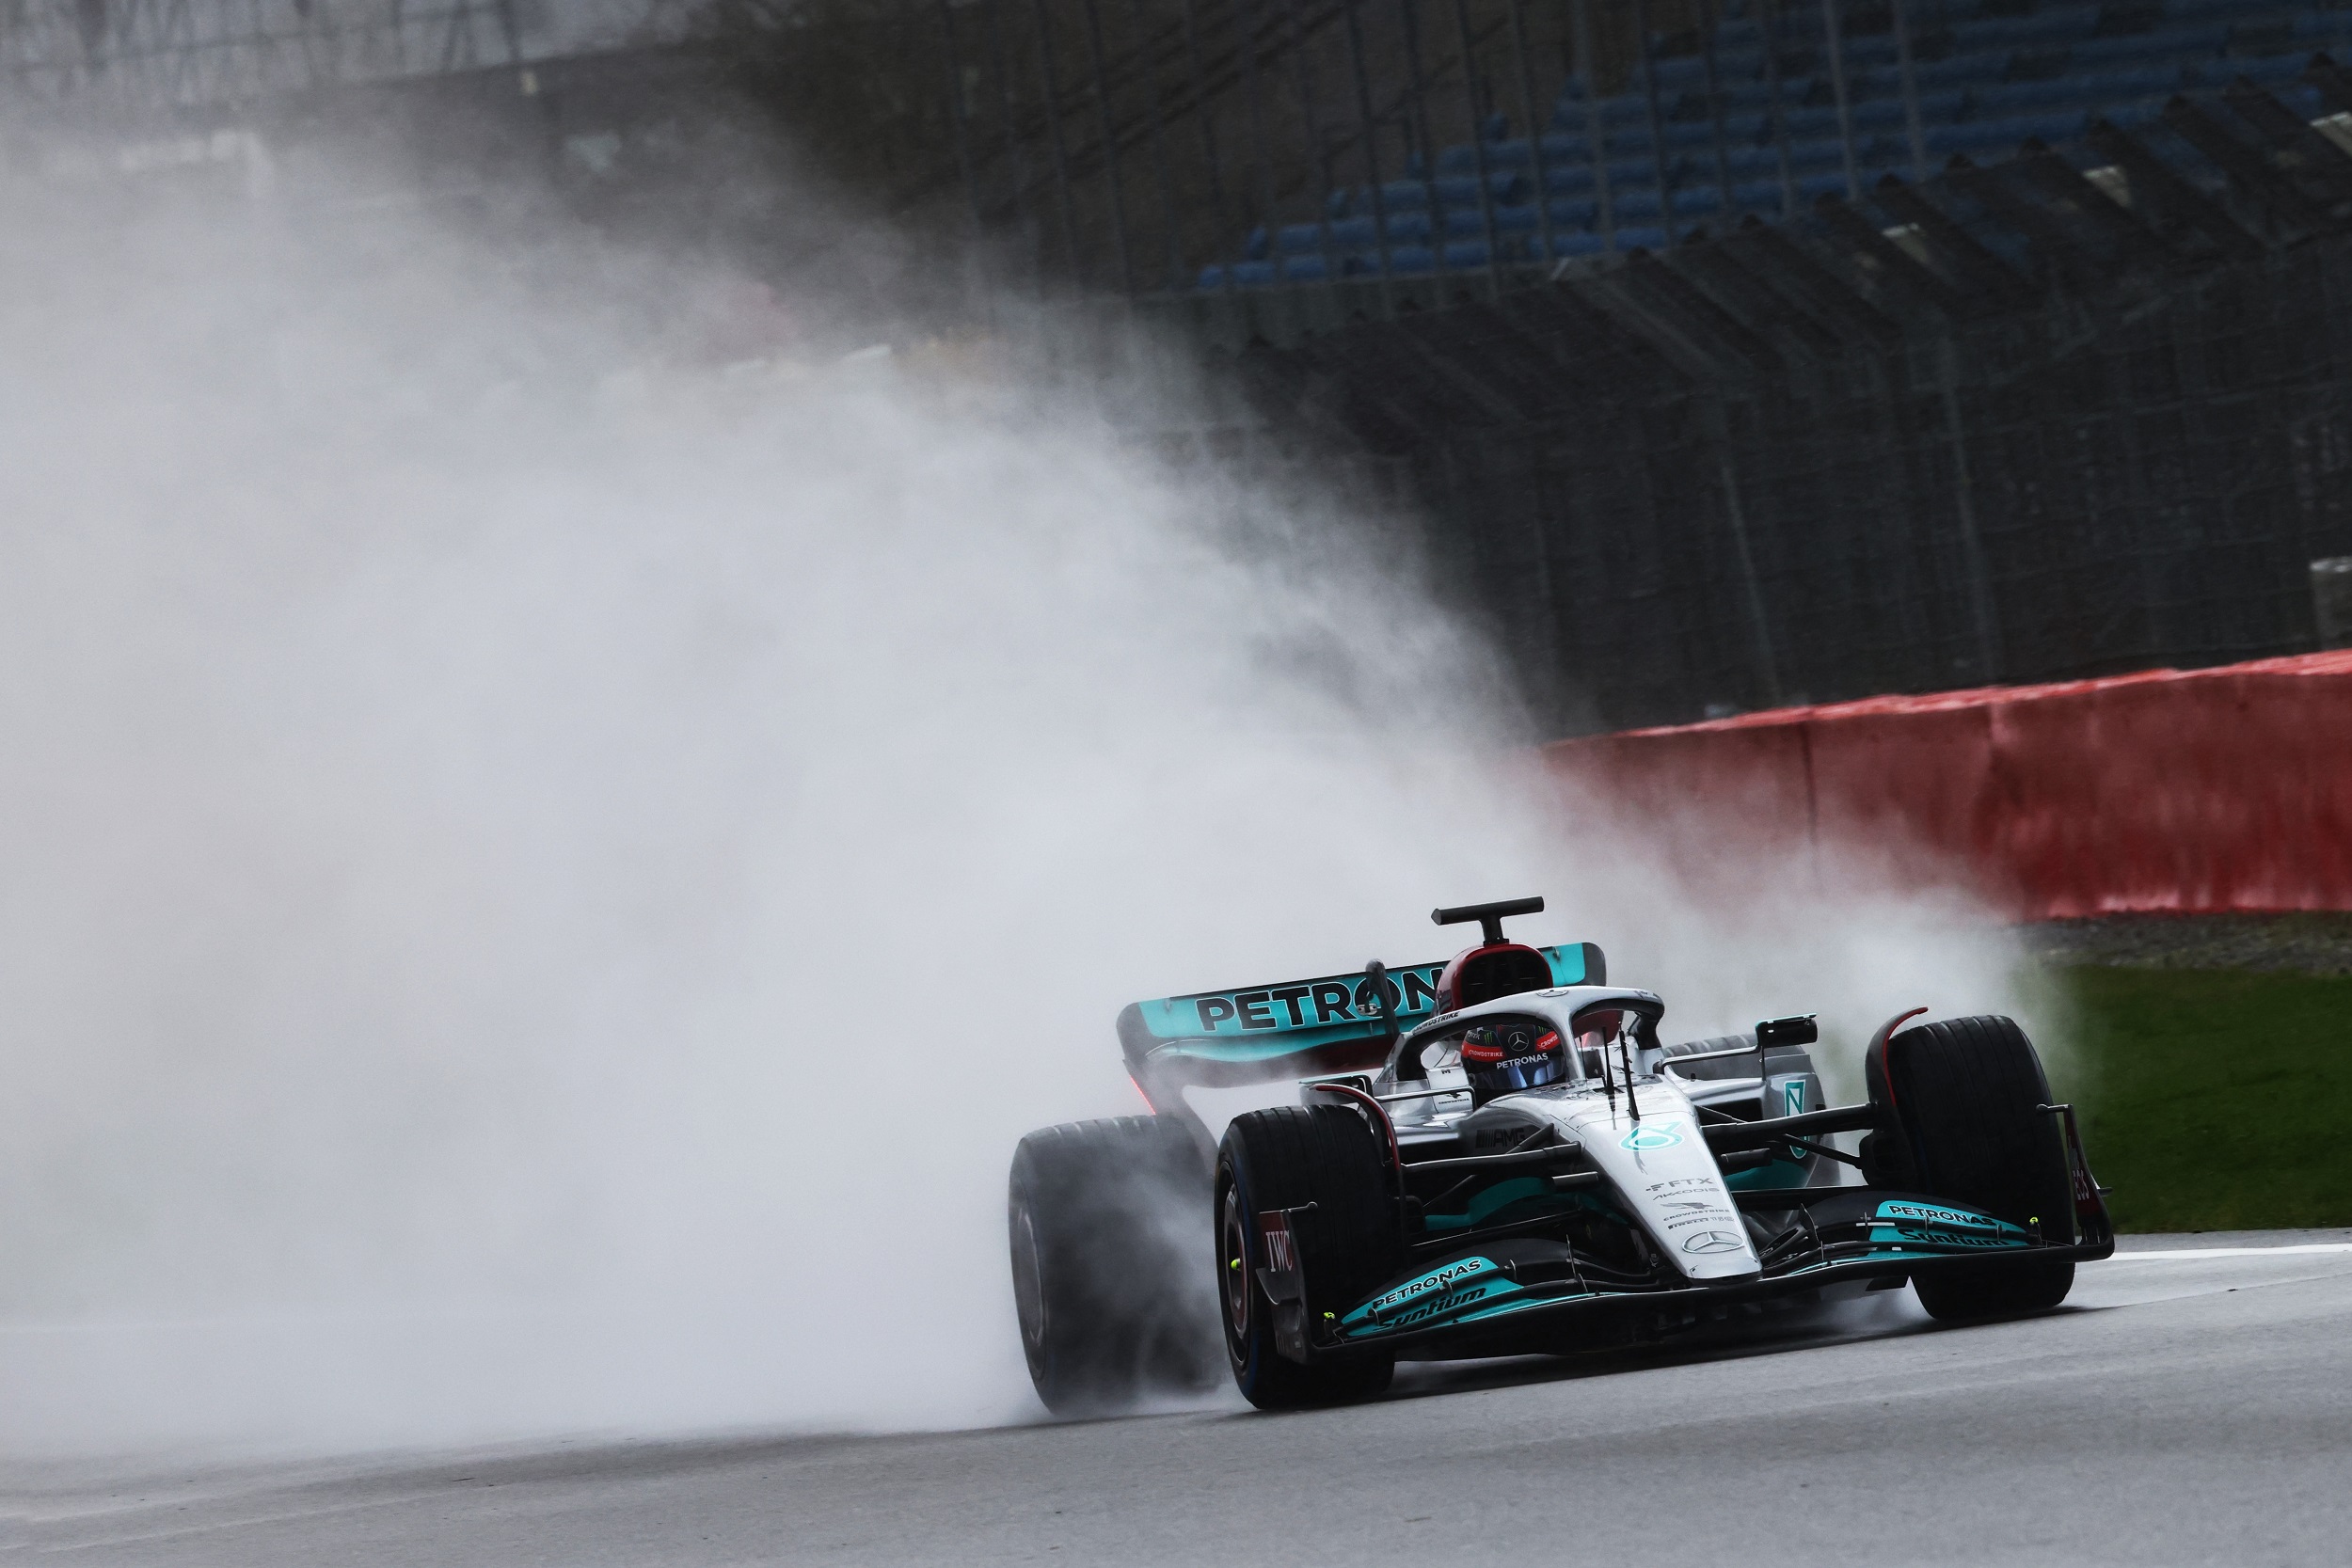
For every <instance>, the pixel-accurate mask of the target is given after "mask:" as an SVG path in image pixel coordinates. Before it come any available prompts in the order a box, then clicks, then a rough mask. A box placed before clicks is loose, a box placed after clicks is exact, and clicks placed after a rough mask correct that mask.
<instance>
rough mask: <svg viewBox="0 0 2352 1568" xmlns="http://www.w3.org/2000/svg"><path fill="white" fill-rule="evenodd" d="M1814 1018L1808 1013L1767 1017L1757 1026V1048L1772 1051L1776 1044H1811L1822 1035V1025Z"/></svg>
mask: <svg viewBox="0 0 2352 1568" xmlns="http://www.w3.org/2000/svg"><path fill="white" fill-rule="evenodd" d="M1813 1018H1814V1015H1813V1014H1811V1013H1807V1014H1805V1015H1804V1017H1803V1018H1774V1019H1767V1020H1766V1021H1765V1022H1762V1023H1759V1024H1757V1025H1756V1048H1757V1049H1758V1050H1762V1051H1770V1050H1772V1048H1773V1047H1774V1046H1776V1045H1811V1044H1812V1043H1813V1042H1814V1041H1816V1040H1818V1039H1820V1037H1821V1026H1820V1024H1819V1023H1816V1022H1814V1021H1813Z"/></svg>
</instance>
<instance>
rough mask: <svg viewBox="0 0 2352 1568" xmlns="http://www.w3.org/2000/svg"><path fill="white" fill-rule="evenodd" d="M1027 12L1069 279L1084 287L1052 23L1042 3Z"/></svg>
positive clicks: (1035, 0)
mask: <svg viewBox="0 0 2352 1568" xmlns="http://www.w3.org/2000/svg"><path fill="white" fill-rule="evenodd" d="M1030 9H1031V11H1032V12H1033V13H1034V14H1035V15H1036V17H1037V66H1038V71H1039V72H1040V74H1041V77H1042V79H1043V83H1044V89H1043V90H1044V94H1045V118H1046V120H1047V121H1048V123H1049V124H1050V125H1051V126H1052V128H1053V135H1051V136H1050V137H1048V138H1047V141H1048V144H1049V145H1050V146H1051V147H1052V148H1053V150H1054V197H1055V199H1056V201H1057V202H1058V203H1059V205H1060V208H1061V239H1062V248H1063V249H1064V250H1065V251H1067V252H1068V253H1069V261H1070V276H1071V278H1072V280H1073V282H1075V283H1078V284H1080V285H1083V284H1084V283H1085V281H1086V275H1085V273H1084V271H1083V270H1082V269H1081V267H1080V265H1079V262H1078V217H1077V213H1076V211H1075V210H1074V209H1073V206H1072V204H1071V197H1070V149H1069V147H1068V145H1067V144H1066V143H1065V142H1064V141H1063V139H1062V126H1061V90H1060V88H1059V87H1057V86H1056V85H1055V82H1054V74H1055V73H1054V40H1053V34H1052V32H1051V31H1050V28H1051V26H1052V20H1051V19H1050V18H1049V17H1047V15H1046V14H1045V0H1030Z"/></svg>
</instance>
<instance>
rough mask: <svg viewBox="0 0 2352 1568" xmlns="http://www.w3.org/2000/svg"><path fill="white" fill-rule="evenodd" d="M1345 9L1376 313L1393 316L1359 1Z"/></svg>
mask: <svg viewBox="0 0 2352 1568" xmlns="http://www.w3.org/2000/svg"><path fill="white" fill-rule="evenodd" d="M1343 3H1344V6H1345V8H1346V12H1347V55H1348V63H1349V64H1350V65H1351V66H1353V67H1354V68H1355V72H1356V125H1357V135H1359V137H1360V138H1361V139H1362V142H1363V149H1364V179H1365V182H1366V183H1367V184H1368V186H1369V188H1370V189H1371V192H1372V230H1373V246H1374V251H1375V254H1376V255H1377V256H1378V257H1379V259H1380V313H1381V315H1383V316H1390V317H1393V316H1394V315H1395V314H1396V301H1395V299H1394V298H1393V297H1392V296H1391V293H1390V292H1389V198H1388V193H1387V192H1385V191H1384V190H1382V189H1381V182H1380V145H1379V135H1380V128H1379V123H1378V121H1377V120H1376V119H1375V117H1374V114H1373V108H1372V76H1371V73H1370V72H1369V71H1367V70H1366V69H1365V66H1364V26H1363V20H1364V19H1363V17H1362V16H1361V14H1359V11H1358V9H1357V7H1358V6H1359V4H1360V0H1343Z"/></svg>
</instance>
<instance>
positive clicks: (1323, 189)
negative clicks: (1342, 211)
mask: <svg viewBox="0 0 2352 1568" xmlns="http://www.w3.org/2000/svg"><path fill="white" fill-rule="evenodd" d="M1285 11H1286V14H1287V17H1288V20H1289V23H1290V35H1291V64H1292V66H1293V67H1295V71H1294V74H1295V75H1296V76H1297V78H1298V114H1299V119H1300V121H1301V125H1302V129H1304V130H1305V132H1306V134H1307V155H1308V156H1309V157H1310V158H1311V159H1313V160H1314V169H1315V198H1316V200H1317V202H1318V206H1317V208H1316V211H1315V231H1316V234H1317V235H1318V237H1320V239H1321V240H1322V242H1323V281H1324V285H1325V286H1326V287H1328V286H1330V285H1331V284H1332V283H1335V282H1337V281H1338V280H1339V271H1340V269H1339V261H1338V258H1337V257H1336V256H1335V255H1334V254H1333V253H1332V250H1331V160H1330V159H1329V158H1328V157H1327V156H1326V155H1325V151H1324V146H1323V122H1322V121H1321V120H1320V119H1316V118H1315V73H1314V67H1313V66H1312V65H1311V63H1310V62H1309V61H1308V59H1307V24H1306V22H1305V21H1304V19H1302V18H1301V16H1300V15H1299V0H1285Z"/></svg>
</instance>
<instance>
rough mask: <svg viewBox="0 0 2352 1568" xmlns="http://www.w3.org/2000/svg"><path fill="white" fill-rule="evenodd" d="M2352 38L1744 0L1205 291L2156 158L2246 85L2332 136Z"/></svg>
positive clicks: (2223, 2) (1503, 119)
mask: <svg viewBox="0 0 2352 1568" xmlns="http://www.w3.org/2000/svg"><path fill="white" fill-rule="evenodd" d="M1579 9H1580V11H1581V9H1583V7H1582V6H1580V7H1579ZM1833 22H1834V24H1833ZM1588 36H1589V35H1588ZM2347 40H2352V5H2339V4H2328V3H2325V0H2305V3H2304V4H2300V5H2271V4H2265V3H2263V0H2106V3H2104V4H2100V3H2052V0H2041V3H2036V0H1882V3H1878V4H1867V3H1866V4H1844V5H1838V4H1835V3H1828V0H1825V3H1824V4H1822V5H1820V6H1819V7H1814V6H1810V5H1805V4H1803V3H1802V0H1799V3H1796V4H1793V5H1791V4H1787V3H1784V5H1783V6H1782V7H1781V8H1777V9H1775V8H1773V7H1772V5H1771V4H1770V0H1745V4H1744V6H1740V5H1737V4H1736V0H1735V7H1734V8H1732V10H1731V12H1730V14H1727V15H1726V16H1724V19H1723V20H1722V21H1721V22H1720V23H1719V24H1717V25H1716V26H1715V27H1713V28H1712V29H1711V30H1708V29H1697V30H1693V31H1692V32H1688V33H1685V34H1682V35H1680V36H1678V37H1677V38H1675V39H1673V40H1661V39H1659V38H1655V37H1645V39H1644V40H1643V47H1642V49H1641V51H1640V56H1639V63H1638V66H1637V68H1636V70H1635V71H1634V72H1633V77H1632V80H1631V81H1630V82H1629V84H1628V85H1627V86H1626V87H1625V89H1624V90H1622V91H1618V92H1614V93H1606V94H1604V93H1601V92H1598V91H1590V90H1587V85H1586V79H1587V77H1589V76H1590V75H1591V74H1592V73H1591V72H1590V71H1580V72H1577V73H1574V74H1571V75H1570V76H1569V77H1568V79H1567V81H1566V83H1565V87H1563V89H1562V90H1561V92H1560V93H1559V95H1558V98H1557V100H1556V101H1555V103H1553V106H1552V109H1551V113H1550V118H1549V123H1548V124H1547V125H1546V126H1545V127H1544V129H1543V131H1542V134H1541V135H1536V136H1533V137H1531V136H1529V135H1525V134H1524V132H1523V128H1521V127H1515V126H1514V125H1512V123H1511V122H1510V118H1509V116H1508V114H1507V112H1506V111H1502V110H1497V111H1495V112H1493V113H1491V114H1489V115H1488V116H1487V117H1486V120H1485V123H1484V124H1482V125H1481V126H1480V127H1479V128H1478V129H1479V131H1480V135H1477V136H1476V137H1475V138H1472V139H1468V140H1465V141H1463V142H1461V143H1459V144H1457V145H1452V146H1447V147H1443V148H1441V149H1438V150H1436V151H1435V154H1434V156H1427V157H1415V158H1413V159H1412V160H1411V165H1410V166H1409V167H1407V168H1406V171H1405V174H1404V177H1402V178H1397V179H1392V180H1387V181H1383V182H1379V183H1376V184H1375V183H1372V182H1358V183H1353V184H1347V185H1342V186H1340V187H1338V188H1335V189H1332V190H1331V191H1329V192H1328V194H1327V196H1326V197H1325V198H1324V200H1323V210H1322V212H1320V213H1319V214H1315V215H1313V216H1312V217H1311V218H1310V219H1308V220H1306V221H1295V222H1290V223H1284V224H1279V225H1277V224H1261V225H1258V226H1255V227H1253V228H1252V229H1250V230H1248V233H1247V236H1246V237H1245V238H1244V239H1243V240H1242V242H1241V243H1240V245H1238V246H1237V247H1235V248H1237V249H1238V251H1239V255H1238V257H1232V258H1230V259H1227V260H1222V261H1212V262H1211V263H1209V264H1208V265H1206V266H1204V267H1202V268H1201V269H1200V272H1199V274H1198V276H1197V279H1196V286H1197V287H1198V288H1200V289H1201V290H1208V291H1220V290H1221V291H1230V290H1233V289H1259V288H1266V287H1270V286H1276V285H1279V284H1282V283H1325V282H1330V281H1336V280H1340V279H1345V278H1388V277H1414V276H1417V275H1419V276H1426V275H1429V274H1431V273H1433V272H1441V271H1451V272H1479V271H1495V270H1499V269H1504V268H1510V269H1520V268H1528V267H1544V268H1549V267H1550V266H1553V265H1556V264H1557V263H1560V262H1569V261H1581V260H1583V259H1586V258H1595V257H1605V256H1607V255H1609V254H1612V253H1615V252H1622V251H1626V250H1629V249H1632V248H1635V247H1645V248H1651V249H1656V248H1659V247H1661V246H1663V245H1667V244H1669V243H1671V242H1673V241H1675V240H1677V239H1681V238H1685V237H1687V236H1688V235H1689V233H1690V232H1691V231H1692V230H1694V229H1700V228H1707V229H1711V230H1716V231H1723V230H1728V229H1730V228H1733V227H1735V226H1736V225H1737V224H1738V223H1739V221H1740V219H1741V218H1743V217H1746V216H1749V215H1755V216H1758V217H1764V218H1781V219H1786V218H1793V217H1795V216H1797V215H1798V214H1800V213H1802V212H1804V211H1807V210H1809V209H1810V207H1811V205H1812V203H1813V202H1814V201H1815V200H1816V199H1817V198H1820V197H1822V196H1824V195H1831V196H1842V197H1845V198H1848V199H1850V200H1859V199H1861V198H1863V197H1864V196H1865V195H1866V193H1867V192H1868V191H1870V190H1871V189H1872V188H1874V187H1875V186H1876V185H1877V184H1878V183H1879V182H1881V181H1882V180H1883V179H1884V178H1885V177H1887V176H1890V175H1891V176H1895V177H1897V178H1898V179H1902V180H1908V181H1913V182H1916V181H1920V180H1924V179H1926V178H1927V177H1929V176H1930V175H1931V173H1933V172H1934V171H1935V170H1937V169H1939V168H1940V167H1942V166H1944V165H1945V164H1946V162H1947V160H1949V159H1951V158H1953V157H1955V156H1961V157H1967V158H1971V159H1976V160H1979V161H1984V160H1987V159H1990V158H1998V157H2005V156H2007V155H2008V154H2009V153H2010V152H2012V151H2014V150H2016V149H2017V148H2018V147H2019V146H2020V145H2021V144H2024V143H2026V142H2029V141H2031V142H2038V143H2041V144H2045V145H2047V146H2049V147H2051V148H2053V149H2055V150H2057V151H2058V153H2059V154H2060V155H2061V156H2063V157H2065V158H2067V159H2068V160H2069V161H2070V162H2071V163H2073V164H2074V166H2076V167H2077V168H2080V169H2084V170H2090V169H2096V168H2104V167H2106V166H2107V165H2109V164H2110V163H2111V162H2112V160H2111V159H2109V158H2108V157H2106V155H2105V154H2104V153H2102V152H2101V151H2099V150H2097V149H2096V148H2095V147H2094V146H2093V145H2092V141H2091V135H2092V129H2093V127H2094V125H2095V124H2097V123H2098V122H2100V121H2102V120H2104V121H2106V122H2107V123H2108V124H2111V125H2113V126H2117V127H2121V128H2123V129H2127V130H2138V129H2145V130H2147V131H2148V132H2149V134H2150V135H2152V136H2153V138H2155V140H2156V141H2157V142H2158V143H2159V144H2161V143H2163V142H2164V141H2165V140H2166V139H2167V138H2168V137H2169V135H2174V134H2176V133H2173V132H2170V131H2169V130H2168V129H2167V127H2166V124H2165V121H2164V110H2165V106H2166V104H2167V103H2169V101H2171V100H2172V99H2173V98H2174V97H2176V96H2177V95H2180V94H2183V93H2191V92H2196V91H2199V90H2203V89H2217V88H2220V87H2224V86H2225V85H2227V84H2230V83H2233V82H2234V81H2237V80H2239V79H2241V78H2242V79H2244V80H2246V81H2249V82H2250V83H2252V84H2253V85H2255V86H2257V87H2265V88H2267V89H2268V90H2269V91H2270V92H2271V93H2272V94H2273V95H2274V96H2275V97H2276V98H2278V99H2279V100H2280V102H2281V103H2284V104H2285V105H2286V106H2287V107H2289V108H2290V109H2292V110H2294V111H2295V112H2296V113H2297V114H2298V115H2300V116H2301V117H2302V118H2304V119H2324V118H2325V117H2327V116H2328V115H2329V114H2330V113H2331V112H2332V110H2331V107H2330V106H2329V105H2328V104H2326V103H2323V102H2322V100H2321V98H2320V96H2319V94H2318V93H2317V92H2316V90H2315V89H2313V88H2312V87H2309V86H2307V85H2305V84H2304V83H2303V82H2302V80H2301V73H2302V71H2303V70H2304V67H2305V64H2306V62H2307V61H2308V60H2309V59H2310V57H2311V56H2312V54H2313V53H2315V52H2319V51H2328V50H2332V51H2335V52H2336V53H2337V54H2338V55H2339V57H2342V55H2343V52H2344V44H2345V43H2346V41H2347ZM1580 53H1585V54H1586V57H1587V58H1589V57H1590V55H1589V53H1588V52H1584V51H1580ZM2206 151H2207V153H2208V155H2209V156H2210V151H2211V150H2209V149H2207V150H2206Z"/></svg>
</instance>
